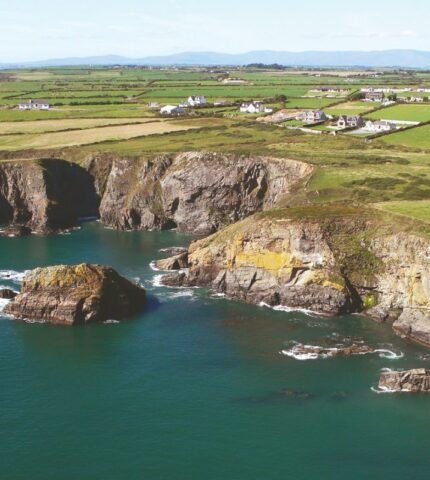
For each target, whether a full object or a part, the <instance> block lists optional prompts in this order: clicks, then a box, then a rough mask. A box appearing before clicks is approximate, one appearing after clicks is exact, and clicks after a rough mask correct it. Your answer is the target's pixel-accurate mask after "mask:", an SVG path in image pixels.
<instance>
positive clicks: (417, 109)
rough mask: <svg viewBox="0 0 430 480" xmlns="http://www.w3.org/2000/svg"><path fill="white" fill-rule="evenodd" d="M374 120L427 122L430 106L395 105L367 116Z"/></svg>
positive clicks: (429, 117)
mask: <svg viewBox="0 0 430 480" xmlns="http://www.w3.org/2000/svg"><path fill="white" fill-rule="evenodd" d="M366 117H367V118H370V119H372V120H379V119H384V120H399V121H402V120H405V121H408V122H427V121H429V120H430V105H393V106H392V107H388V108H383V109H382V110H378V111H377V112H374V113H370V114H369V115H367V116H366Z"/></svg>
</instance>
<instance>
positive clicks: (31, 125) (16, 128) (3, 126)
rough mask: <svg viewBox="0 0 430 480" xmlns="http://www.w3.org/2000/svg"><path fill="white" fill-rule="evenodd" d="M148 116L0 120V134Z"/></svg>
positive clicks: (83, 126)
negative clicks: (20, 120)
mask: <svg viewBox="0 0 430 480" xmlns="http://www.w3.org/2000/svg"><path fill="white" fill-rule="evenodd" d="M149 121H151V119H148V118H146V119H145V118H137V117H136V118H94V119H91V118H83V119H60V120H36V121H22V122H0V135H5V134H13V133H44V132H58V131H62V130H72V129H73V130H81V129H86V128H94V127H104V126H107V125H122V124H132V123H145V122H149Z"/></svg>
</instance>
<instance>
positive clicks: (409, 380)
mask: <svg viewBox="0 0 430 480" xmlns="http://www.w3.org/2000/svg"><path fill="white" fill-rule="evenodd" d="M379 389H380V390H382V391H387V392H414V393H418V392H430V370H426V369H425V368H417V369H413V370H406V371H403V372H396V371H392V370H384V371H383V372H382V373H381V376H380V379H379Z"/></svg>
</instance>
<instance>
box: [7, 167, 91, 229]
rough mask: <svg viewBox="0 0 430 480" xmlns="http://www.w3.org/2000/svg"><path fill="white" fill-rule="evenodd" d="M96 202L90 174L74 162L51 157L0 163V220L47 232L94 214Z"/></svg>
mask: <svg viewBox="0 0 430 480" xmlns="http://www.w3.org/2000/svg"><path fill="white" fill-rule="evenodd" d="M98 203H99V199H98V198H97V194H96V192H95V189H94V185H93V178H92V177H91V175H90V174H89V173H88V172H87V171H86V170H85V169H84V168H82V167H80V166H78V165H76V164H73V163H70V162H66V161H64V160H54V159H48V160H37V161H36V160H28V161H21V162H17V161H15V162H1V163H0V223H8V224H16V225H20V226H21V227H23V228H24V227H27V228H29V229H31V230H35V231H37V232H40V233H51V232H55V231H58V230H62V229H66V228H69V227H72V226H74V225H76V224H77V223H78V219H79V218H80V217H88V216H93V215H97V211H98ZM21 232H22V230H21Z"/></svg>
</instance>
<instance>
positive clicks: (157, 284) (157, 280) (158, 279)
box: [152, 275, 164, 287]
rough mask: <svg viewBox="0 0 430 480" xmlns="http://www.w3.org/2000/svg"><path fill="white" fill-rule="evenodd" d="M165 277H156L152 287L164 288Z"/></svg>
mask: <svg viewBox="0 0 430 480" xmlns="http://www.w3.org/2000/svg"><path fill="white" fill-rule="evenodd" d="M163 277H164V275H155V276H154V278H153V279H152V285H153V286H154V287H164V285H163V283H162V280H163Z"/></svg>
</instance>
